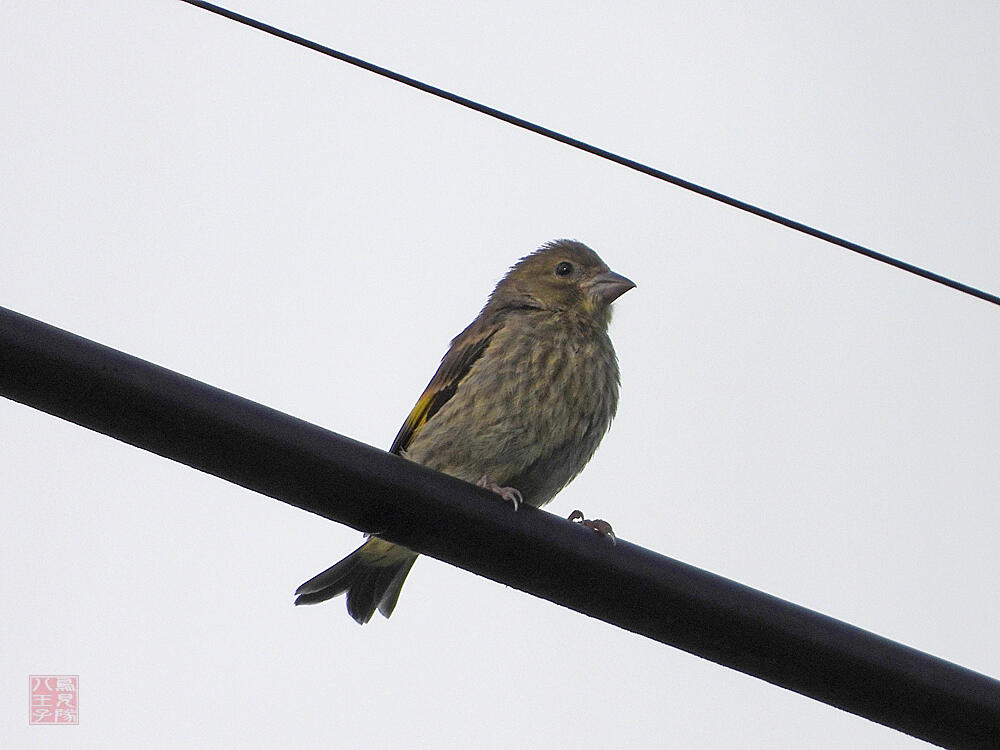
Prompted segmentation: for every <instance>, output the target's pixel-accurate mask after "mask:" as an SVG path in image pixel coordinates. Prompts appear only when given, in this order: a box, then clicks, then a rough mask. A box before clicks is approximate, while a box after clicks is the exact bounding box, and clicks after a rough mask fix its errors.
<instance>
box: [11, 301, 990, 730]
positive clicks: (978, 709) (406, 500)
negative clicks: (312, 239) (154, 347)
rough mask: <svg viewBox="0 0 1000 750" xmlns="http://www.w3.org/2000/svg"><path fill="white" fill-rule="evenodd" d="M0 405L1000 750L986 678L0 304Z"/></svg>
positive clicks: (704, 653)
mask: <svg viewBox="0 0 1000 750" xmlns="http://www.w3.org/2000/svg"><path fill="white" fill-rule="evenodd" d="M0 396H6V397H7V398H11V399H14V400H15V401H19V402H21V403H24V404H27V405H29V406H33V407H34V408H36V409H41V410H42V411H45V412H48V413H49V414H54V415H55V416H58V417H62V418H63V419H67V420H69V421H71V422H75V423H76V424H79V425H82V426H84V427H88V428H90V429H92V430H96V431H98V432H101V433H104V434H106V435H110V436H112V437H114V438H117V439H118V440H123V441H125V442H126V443H130V444H131V445H135V446H138V447H139V448H143V449H145V450H148V451H152V452H154V453H157V454H159V455H161V456H165V457H167V458H170V459H173V460H175V461H180V462H181V463H184V464H187V465H188V466H192V467H194V468H197V469H200V470H202V471H205V472H208V473H210V474H214V475H215V476H218V477H221V478H223V479H226V480H228V481H230V482H235V483H236V484H239V485H242V486H243V487H247V488H249V489H252V490H255V491H257V492H261V493H263V494H265V495H269V496H270V497H273V498H276V499H278V500H281V501H282V502H286V503H289V504H291V505H294V506H296V507H298V508H302V509H304V510H308V511H310V512H312V513H316V514H318V515H321V516H323V517H325V518H329V519H331V520H334V521H338V522H340V523H345V524H347V525H349V526H352V527H354V528H356V529H360V530H364V531H372V530H377V531H378V533H379V535H380V536H383V537H385V538H387V539H389V540H391V541H393V542H399V543H401V544H405V545H406V546H407V547H409V548H411V549H413V550H415V551H417V552H420V553H422V554H428V555H431V556H432V557H435V558H437V559H439V560H443V561H445V562H447V563H451V564H452V565H457V566H459V567H461V568H464V569H465V570H469V571H471V572H473V573H476V574H478V575H482V576H485V577H487V578H490V579H492V580H494V581H499V582H500V583H503V584H507V585H509V586H513V587H515V588H517V589H520V590H522V591H526V592H528V593H530V594H534V595H535V596H540V597H542V598H545V599H548V600H549V601H552V602H555V603H557V604H561V605H562V606H565V607H569V608H571V609H574V610H576V611H577V612H582V613H584V614H587V615H590V616H591V617H597V618H599V619H601V620H604V621H605V622H609V623H611V624H613V625H617V626H618V627H621V628H625V629H626V630H629V631H631V632H633V633H638V634H641V635H644V636H646V637H648V638H652V639H655V640H657V641H660V642H662V643H666V644H669V645H672V646H675V647H677V648H680V649H683V650H685V651H688V652H690V653H692V654H696V655H698V656H701V657H704V658H706V659H711V660H712V661H714V662H716V663H718V664H722V665H725V666H727V667H730V668H732V669H738V670H739V671H741V672H745V673H746V674H750V675H754V676H755V677H759V678H760V679H762V680H767V681H768V682H771V683H773V684H775V685H780V686H781V687H784V688H787V689H789V690H794V691H796V692H798V693H801V694H803V695H806V696H809V697H810V698H814V699H815V700H819V701H823V702H824V703H828V704H830V705H831V706H836V707H838V708H841V709H843V710H845V711H850V712H852V713H855V714H858V715H860V716H864V717H867V718H869V719H871V720H872V721H877V722H879V723H881V724H885V725H886V726H889V727H893V728H895V729H898V730H900V731H902V732H906V733H908V734H912V735H913V736H915V737H920V738H922V739H925V740H928V741H930V742H934V743H938V744H941V745H944V746H946V747H950V748H998V747H1000V682H997V681H996V680H994V679H991V678H990V677H987V676H985V675H982V674H979V673H977V672H973V671H971V670H968V669H965V668H964V667H960V666H958V665H956V664H952V663H950V662H947V661H944V660H943V659H939V658H937V657H934V656H931V655H930V654H925V653H923V652H920V651H917V650H915V649H912V648H909V647H908V646H904V645H902V644H900V643H895V642H893V641H890V640H888V639H886V638H882V637H880V636H877V635H875V634H873V633H869V632H866V631H864V630H861V629H860V628H856V627H854V626H852V625H848V624H847V623H844V622H841V621H839V620H835V619H833V618H832V617H827V616H826V615H822V614H820V613H818V612H813V611H811V610H808V609H805V608H803V607H800V606H798V605H795V604H792V603H790V602H786V601H783V600H781V599H777V598H775V597H773V596H769V595H768V594H765V593H763V592H761V591H756V590H754V589H752V588H749V587H747V586H743V585H741V584H739V583H736V582H734V581H729V580H727V579H725V578H722V577H720V576H717V575H714V574H712V573H709V572H706V571H704V570H699V569H698V568H695V567H692V566H690V565H686V564H684V563H682V562H679V561H677V560H671V559H670V558H668V557H664V556H663V555H659V554H657V553H655V552H652V551H650V550H647V549H643V548H642V547H639V546H637V545H634V544H630V543H629V542H627V541H625V540H624V539H619V540H618V542H617V544H611V543H610V542H609V541H608V540H607V539H606V538H602V537H600V536H598V535H596V534H594V533H593V532H592V531H590V530H589V529H585V528H582V527H581V526H580V525H578V524H573V523H569V522H568V521H566V520H565V519H562V518H559V517H558V516H555V515H553V514H551V513H546V512H545V511H542V510H537V509H535V508H531V507H528V506H522V507H521V508H520V509H519V510H518V511H517V512H516V513H515V512H514V511H513V510H512V509H511V507H510V504H509V503H506V502H504V501H502V500H500V499H499V498H497V497H496V495H494V494H493V493H491V492H490V491H489V490H484V489H482V488H479V487H475V486H474V485H471V484H467V483H466V482H462V481H460V480H458V479H455V478H454V477H450V476H447V475H445V474H440V473H438V472H436V471H432V470H431V469H428V468H427V467H426V466H420V465H418V464H415V463H412V462H410V461H407V460H406V459H404V458H400V457H399V456H395V455H392V454H390V453H386V452H385V451H382V450H379V449H377V448H373V447H372V446H370V445H364V444H363V443H359V442H356V441H354V440H351V439H350V438H346V437H343V436H342V435H337V434H336V433H333V432H329V431H327V430H324V429H322V428H321V427H317V426H316V425H312V424H309V423H308V422H303V421H302V420H299V419H296V418H294V417H291V416H289V415H287V414H282V413H281V412H278V411H275V410H274V409H269V408H268V407H266V406H263V405H262V404H257V403H254V402H252V401H248V400H247V399H244V398H240V397H239V396H236V395H234V394H232V393H226V392H225V391H222V390H219V389H218V388H213V387H212V386H210V385H206V384H205V383H199V382H198V381H197V380H192V379H191V378H188V377H185V376H183V375H180V374H178V373H176V372H171V371H170V370H167V369H165V368H163V367H159V366H157V365H154V364H152V363H150V362H145V361H143V360H141V359H138V358H136V357H132V356H130V355H128V354H125V353H123V352H120V351H116V350H114V349H111V348H109V347H106V346H102V345H101V344H98V343H96V342H93V341H88V340H87V339H84V338H81V337H79V336H75V335H73V334H72V333H68V332H66V331H62V330H60V329H58V328H55V327H53V326H50V325H47V324H45V323H42V322H41V321H38V320H33V319H31V318H29V317H27V316H24V315H20V314H18V313H16V312H14V311H12V310H6V309H4V308H0ZM5 439H7V440H12V439H17V438H16V437H15V436H12V435H5ZM11 502H13V503H20V504H22V505H24V504H25V503H30V499H28V498H21V499H19V500H18V499H12V500H11ZM235 520H236V519H234V522H235ZM290 604H291V589H289V605H290ZM584 658H585V657H584ZM594 668H595V669H600V664H599V663H598V664H595V666H594Z"/></svg>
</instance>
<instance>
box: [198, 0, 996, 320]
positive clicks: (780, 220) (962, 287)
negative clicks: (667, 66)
mask: <svg viewBox="0 0 1000 750" xmlns="http://www.w3.org/2000/svg"><path fill="white" fill-rule="evenodd" d="M181 2H183V3H187V4H188V5H194V6H197V7H199V8H203V9H204V10H207V11H210V12H211V13H215V14H217V15H220V16H224V17H225V18H229V19H231V20H233V21H237V22H239V23H242V24H245V25H247V26H251V27H253V28H255V29H259V30H260V31H263V32H265V33H267V34H271V35H272V36H276V37H278V38H280V39H284V40H286V41H289V42H293V43H294V44H298V45H301V46H303V47H308V48H309V49H311V50H315V51H316V52H320V53H322V54H324V55H327V56H329V57H333V58H336V59H337V60H341V61H342V62H346V63H349V64H350V65H354V66H356V67H358V68H363V69H364V70H367V71H370V72H372V73H375V74H377V75H380V76H384V77H385V78H391V79H392V80H394V81H398V82H399V83H402V84H405V85H407V86H411V87H413V88H415V89H419V90H420V91H423V92H426V93H428V94H433V95H434V96H437V97H440V98H442V99H447V100H448V101H450V102H454V103H455V104H460V105H462V106H463V107H468V108H469V109H472V110H475V111H476V112H480V113H482V114H484V115H489V116H490V117H495V118H496V119H498V120H503V121H504V122H508V123H510V124H511V125H516V126H517V127H519V128H524V129H525V130H530V131H531V132H533V133H538V134H539V135H543V136H545V137H546V138H551V139H552V140H554V141H559V142H560V143H565V144H566V145H568V146H572V147H573V148H578V149H580V150H581V151H586V152H587V153H589V154H594V155H595V156H599V157H601V158H602V159H607V160H608V161H613V162H615V163H616V164H621V165H622V166H624V167H628V168H629V169H634V170H635V171H637V172H642V173H643V174H648V175H650V176H651V177H655V178H657V179H658V180H663V181H664V182H669V183H671V184H673V185H677V186H678V187H682V188H684V189H685V190H690V191H692V192H694V193H698V194H699V195H703V196H705V197H706V198H711V199H712V200H716V201H719V202H720V203H725V204H726V205H729V206H732V207H734V208H738V209H740V210H741V211H746V212H748V213H751V214H754V215H756V216H760V217H761V218H764V219H767V220H768V221H773V222H775V223H776V224H781V225H782V226H786V227H788V228H789V229H794V230H796V231H797V232H802V233H804V234H808V235H811V236H812V237H816V238H817V239H821V240H825V241H826V242H830V243H832V244H834V245H839V246H840V247H843V248H846V249H847V250H851V251H853V252H855V253H858V254H860V255H864V256H866V257H868V258H872V259H873V260H877V261H880V262H882V263H886V264H888V265H890V266H895V267H896V268H899V269H901V270H903V271H907V272H909V273H912V274H916V275H917V276H923V277H924V278H925V279H930V280H931V281H936V282H937V283H938V284H943V285H944V286H947V287H951V288H952V289H957V290H958V291H960V292H964V293H965V294H970V295H972V296H973V297H978V298H979V299H983V300H986V301H987V302H992V303H993V304H994V305H1000V296H997V295H995V294H990V293H989V292H985V291H983V290H981V289H977V288H975V287H972V286H969V285H968V284H963V283H962V282H960V281H955V280H954V279H949V278H948V277H946V276H942V275H941V274H938V273H934V272H933V271H928V270H927V269H926V268H921V267H919V266H915V265H913V264H912V263H907V262H906V261H904V260H899V259H898V258H893V257H892V256H890V255H885V254H884V253H879V252H876V251H875V250H871V249H870V248H867V247H865V246H864V245H859V244H857V243H856V242H851V241H850V240H845V239H844V238H842V237H837V236H836V235H833V234H830V233H829V232H824V231H822V230H820V229H815V228H814V227H811V226H809V225H807V224H803V223H801V222H799V221H795V220H794V219H789V218H786V217H784V216H781V215H779V214H776V213H774V212H773V211H768V210H767V209H764V208H760V207H759V206H755V205H753V204H752V203H747V202H746V201H741V200H739V199H738V198H733V197H731V196H728V195H725V194H724V193H720V192H718V191H717V190H712V189H711V188H707V187H703V186H702V185H698V184H696V183H694V182H690V181H689V180H685V179H683V178H681V177H676V176H674V175H672V174H668V173H667V172H664V171H662V170H659V169H656V168H655V167H651V166H649V165H647V164H643V163H641V162H637V161H634V160H633V159H628V158H626V157H624V156H620V155H618V154H615V153H612V152H611V151H607V150H605V149H603V148H598V147H597V146H592V145H591V144H589V143H585V142H584V141H581V140H578V139H576V138H572V137H570V136H568V135H564V134H563V133H559V132H557V131H555V130H550V129H549V128H546V127H543V126H541V125H537V124H535V123H533V122H529V121H528V120H524V119H522V118H520V117H516V116H514V115H511V114H508V113H506V112H501V111H500V110H499V109H494V108H493V107H488V106H486V105H485V104H480V103H479V102H476V101H473V100H472V99H466V98H465V97H464V96H459V95H458V94H453V93H451V92H450V91H445V90H444V89H439V88H438V87H437V86H431V85H430V84H428V83H423V82H422V81H418V80H416V79H414V78H410V77H409V76H404V75H403V74H401V73H396V72H395V71H392V70H388V69H387V68H383V67H381V66H379V65H375V64H374V63H370V62H367V61H366V60H362V59H360V58H357V57H354V56H352V55H348V54H346V53H344V52H339V51H337V50H335V49H331V48H330V47H326V46H324V45H322V44H319V43H318V42H313V41H310V40H309V39H305V38H303V37H301V36H296V35H295V34H292V33H290V32H288V31H283V30H282V29H279V28H277V27H275V26H271V25H269V24H266V23H263V22H262V21H257V20H255V19H253V18H249V17H247V16H244V15H241V14H239V13H236V12H234V11H231V10H228V9H226V8H223V7H220V6H218V5H215V4H214V3H207V2H203V1H202V0H181Z"/></svg>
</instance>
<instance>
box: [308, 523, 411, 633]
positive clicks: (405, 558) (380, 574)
mask: <svg viewBox="0 0 1000 750" xmlns="http://www.w3.org/2000/svg"><path fill="white" fill-rule="evenodd" d="M416 559H417V553H416V552H413V551H411V550H409V549H407V548H406V547H402V546H400V545H398V544H393V543H392V542H387V541H385V540H384V539H379V538H378V537H376V536H373V537H371V538H369V539H368V541H367V542H365V543H364V544H362V545H361V546H360V547H358V548H357V549H356V550H354V552H352V553H351V554H349V555H348V556H347V557H345V558H344V559H343V560H341V561H340V562H339V563H337V564H336V565H334V566H332V567H330V568H327V569H326V570H324V571H323V572H322V573H320V574H319V575H318V576H315V577H314V578H310V579H309V580H308V581H306V582H305V583H303V584H302V585H301V586H299V588H298V589H297V590H296V591H295V595H296V597H297V598H296V599H295V603H296V604H317V603H319V602H325V601H326V600H327V599H332V598H333V597H335V596H337V595H339V594H343V593H344V592H345V591H346V592H347V611H348V612H349V613H350V615H351V617H353V618H354V619H355V620H357V621H358V623H359V624H361V625H364V624H365V623H366V622H368V621H369V620H370V619H372V615H373V614H375V610H376V609H377V610H378V611H379V612H381V613H382V614H383V616H385V617H388V616H389V615H391V614H392V610H393V609H395V607H396V601H397V600H398V599H399V590H400V589H401V588H402V586H403V581H405V580H406V574H407V573H409V572H410V568H411V567H413V563H414V562H415V561H416Z"/></svg>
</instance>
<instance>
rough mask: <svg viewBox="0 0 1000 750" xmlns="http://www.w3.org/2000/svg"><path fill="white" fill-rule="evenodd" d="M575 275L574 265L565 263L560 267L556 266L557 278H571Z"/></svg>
mask: <svg viewBox="0 0 1000 750" xmlns="http://www.w3.org/2000/svg"><path fill="white" fill-rule="evenodd" d="M571 273H573V264H572V263H567V262H566V261H563V262H562V263H560V264H559V265H558V266H556V276H569V275H570V274H571Z"/></svg>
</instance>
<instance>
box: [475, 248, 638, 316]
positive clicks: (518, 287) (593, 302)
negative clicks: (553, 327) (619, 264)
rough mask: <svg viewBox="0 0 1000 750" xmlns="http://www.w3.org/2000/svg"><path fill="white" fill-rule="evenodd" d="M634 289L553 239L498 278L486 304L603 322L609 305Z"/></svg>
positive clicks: (584, 251)
mask: <svg viewBox="0 0 1000 750" xmlns="http://www.w3.org/2000/svg"><path fill="white" fill-rule="evenodd" d="M633 287H635V284H634V283H632V282H631V281H630V280H629V279H626V278H625V277H624V276H622V275H620V274H617V273H615V272H614V271H612V270H611V269H610V268H608V266H607V264H606V263H605V262H604V261H603V260H601V258H600V257H599V256H598V255H597V253H595V252H594V251H593V250H591V249H590V248H589V247H587V246H586V245H584V244H583V243H582V242H577V241H575V240H555V241H554V242H549V243H547V244H545V245H543V246H542V247H541V248H539V249H538V250H536V251H535V252H533V253H532V254H531V255H527V256H525V257H524V258H521V260H519V261H518V262H517V263H516V264H515V265H514V266H513V267H511V269H510V271H508V272H507V275H506V276H504V277H503V279H502V280H501V281H500V283H499V284H497V286H496V289H494V290H493V294H492V295H491V297H490V304H492V305H496V306H498V307H503V308H528V309H539V310H549V311H553V312H562V311H569V312H577V313H580V314H584V315H589V316H593V317H595V318H597V319H599V320H603V321H607V320H608V319H609V318H610V314H611V303H612V302H614V301H615V300H616V299H618V298H619V297H620V296H622V295H623V294H625V292H627V291H628V290H629V289H632V288H633Z"/></svg>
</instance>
